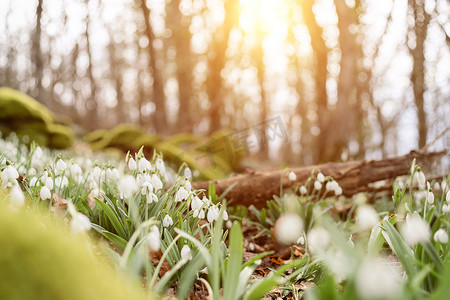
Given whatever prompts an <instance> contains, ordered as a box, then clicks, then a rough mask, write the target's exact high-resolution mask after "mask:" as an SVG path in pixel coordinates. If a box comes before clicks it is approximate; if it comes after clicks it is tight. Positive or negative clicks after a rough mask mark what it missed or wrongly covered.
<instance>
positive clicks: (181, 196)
mask: <svg viewBox="0 0 450 300" xmlns="http://www.w3.org/2000/svg"><path fill="white" fill-rule="evenodd" d="M188 197H189V192H188V191H186V189H185V188H184V187H180V188H179V189H178V191H177V193H176V194H175V202H181V201H183V200H185V199H187V198H188Z"/></svg>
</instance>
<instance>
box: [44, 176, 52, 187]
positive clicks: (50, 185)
mask: <svg viewBox="0 0 450 300" xmlns="http://www.w3.org/2000/svg"><path fill="white" fill-rule="evenodd" d="M44 185H45V186H46V187H48V189H49V190H53V179H52V178H51V177H47V178H46V179H45V183H44Z"/></svg>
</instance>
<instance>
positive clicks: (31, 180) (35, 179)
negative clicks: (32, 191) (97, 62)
mask: <svg viewBox="0 0 450 300" xmlns="http://www.w3.org/2000/svg"><path fill="white" fill-rule="evenodd" d="M36 183H37V177H32V178H31V179H30V183H29V186H36Z"/></svg>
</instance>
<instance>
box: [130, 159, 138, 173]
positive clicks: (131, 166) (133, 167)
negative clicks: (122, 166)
mask: <svg viewBox="0 0 450 300" xmlns="http://www.w3.org/2000/svg"><path fill="white" fill-rule="evenodd" d="M136 167H137V166H136V161H135V160H134V158H132V157H130V159H129V160H128V169H130V171H134V170H136Z"/></svg>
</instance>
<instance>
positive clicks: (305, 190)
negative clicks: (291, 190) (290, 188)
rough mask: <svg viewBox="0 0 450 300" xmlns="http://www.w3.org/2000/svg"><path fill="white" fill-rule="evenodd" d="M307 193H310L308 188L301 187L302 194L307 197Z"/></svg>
mask: <svg viewBox="0 0 450 300" xmlns="http://www.w3.org/2000/svg"><path fill="white" fill-rule="evenodd" d="M307 193H308V189H307V188H306V186H304V185H302V186H301V187H300V194H302V195H306V194H307Z"/></svg>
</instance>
